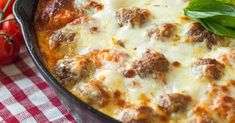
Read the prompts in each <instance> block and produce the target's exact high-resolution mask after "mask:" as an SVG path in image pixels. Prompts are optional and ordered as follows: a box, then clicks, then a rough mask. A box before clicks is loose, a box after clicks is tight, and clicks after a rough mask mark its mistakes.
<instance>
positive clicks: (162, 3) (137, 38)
mask: <svg viewBox="0 0 235 123" xmlns="http://www.w3.org/2000/svg"><path fill="white" fill-rule="evenodd" d="M100 2H101V3H103V4H104V10H102V11H98V12H95V13H92V14H90V15H89V16H90V18H91V19H90V20H89V22H88V23H85V24H81V25H72V24H70V25H67V26H66V27H64V28H62V29H61V30H64V31H68V30H73V32H76V33H77V36H76V37H75V40H76V42H77V49H76V50H77V54H85V53H87V52H89V51H91V50H92V49H114V50H117V51H120V52H125V53H128V54H129V57H128V58H127V60H126V63H125V65H123V66H121V68H120V67H117V66H116V67H115V65H114V64H113V63H110V62H106V63H105V64H106V65H105V67H103V68H100V69H99V70H97V71H96V72H95V75H94V78H95V79H100V78H102V77H103V76H105V78H106V79H105V80H104V81H103V83H104V84H105V85H106V86H107V87H108V88H109V89H110V90H111V91H115V90H120V91H121V92H122V93H124V94H125V96H124V97H123V98H124V100H125V101H127V102H130V103H131V104H134V105H141V104H142V102H143V98H141V96H143V94H144V95H145V98H148V99H150V102H149V103H148V105H149V106H151V107H152V108H155V107H156V105H157V103H158V100H159V96H161V95H163V94H166V93H173V92H182V93H187V94H189V95H190V96H191V97H192V98H193V104H196V103H198V102H199V101H200V99H201V97H203V96H204V95H205V92H206V91H207V90H208V89H209V88H210V85H209V82H208V81H207V80H206V79H202V78H197V77H195V75H194V74H193V72H192V63H193V62H194V61H195V60H196V59H197V58H208V57H209V58H215V59H219V57H220V56H221V54H224V53H226V52H227V50H228V49H229V48H226V47H223V48H221V47H219V46H218V47H215V48H213V49H212V50H211V51H210V50H208V49H207V48H206V45H205V44H204V43H197V44H189V43H186V41H185V33H186V32H187V30H188V27H189V25H190V24H191V23H192V22H191V21H189V22H184V21H182V20H181V19H180V18H181V17H182V16H183V8H184V7H185V6H186V5H187V3H186V2H185V0H100ZM76 3H77V6H78V7H79V6H80V5H81V4H82V2H81V0H76ZM123 7H139V8H144V9H148V10H150V13H151V17H150V20H149V21H148V22H147V23H146V24H144V25H143V26H142V27H141V28H138V27H135V28H133V27H131V26H130V25H126V26H123V27H119V25H118V23H117V17H116V16H115V14H116V11H117V10H118V9H120V8H123ZM163 23H174V24H176V25H177V34H178V35H179V37H180V39H179V41H174V40H173V39H170V40H167V41H159V40H156V39H150V40H149V39H148V38H147V32H148V30H150V29H151V28H152V27H153V25H161V24H163ZM91 27H98V32H97V33H95V34H92V33H91V32H90V28H91ZM114 39H117V40H121V41H123V42H124V44H125V48H122V47H117V46H116V45H115V44H114V43H113V40H114ZM226 40H228V41H235V40H234V39H226ZM230 45H231V46H234V44H232V43H231V44H230ZM148 49H150V50H153V51H158V52H160V53H162V54H164V55H165V57H166V58H167V59H168V60H169V61H170V62H171V63H173V62H175V61H177V62H180V63H181V67H179V68H174V67H173V66H171V68H170V71H169V72H168V73H167V84H164V83H162V82H161V81H160V80H154V79H143V78H140V77H138V76H136V77H134V78H124V77H123V76H122V72H121V70H125V69H127V68H128V66H130V65H131V63H132V62H133V61H134V60H136V59H138V58H139V57H141V55H142V54H143V53H144V52H145V51H146V50H148ZM234 73H235V66H233V67H231V66H226V68H225V74H224V76H223V77H222V79H221V80H219V81H218V83H219V84H221V85H224V84H226V82H227V81H229V80H235V76H234ZM133 84H137V85H138V86H133ZM102 110H103V109H102ZM107 110H111V109H110V108H108V109H107ZM107 110H103V111H104V112H106V113H107V112H110V111H107ZM112 110H113V111H115V110H116V109H112ZM180 119H184V118H180ZM189 119H190V117H189Z"/></svg>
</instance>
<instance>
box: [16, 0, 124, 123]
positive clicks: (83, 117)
mask: <svg viewBox="0 0 235 123" xmlns="http://www.w3.org/2000/svg"><path fill="white" fill-rule="evenodd" d="M37 3H38V0H16V3H15V5H14V8H13V11H14V14H15V16H16V19H17V21H18V22H19V24H20V26H21V29H22V33H23V36H24V39H25V43H26V46H27V49H28V51H29V53H30V55H31V57H32V59H33V61H34V63H35V65H36V66H37V68H38V69H39V71H40V72H41V74H42V75H43V77H44V78H45V79H46V81H47V83H48V84H49V85H50V87H52V88H53V89H54V91H55V92H56V94H57V95H58V97H59V99H60V100H61V102H62V104H63V105H64V106H65V107H66V108H67V109H68V111H69V112H70V113H71V114H72V115H73V117H74V118H75V119H76V121H78V122H79V123H119V121H117V120H115V119H113V118H111V117H109V116H107V115H105V114H103V113H101V112H99V111H97V110H96V109H94V108H93V107H91V106H89V105H88V104H86V103H84V102H83V101H81V100H80V99H78V98H77V97H75V96H74V95H72V94H71V93H70V92H69V91H68V90H67V89H65V88H64V87H63V86H62V85H61V84H59V82H58V81H57V80H56V79H55V78H54V77H53V76H52V74H51V73H50V72H49V71H48V69H47V68H46V67H45V65H44V64H43V62H42V56H41V55H40V52H39V48H38V45H37V38H36V34H35V30H34V24H33V23H34V19H33V18H34V13H35V10H36V7H37Z"/></svg>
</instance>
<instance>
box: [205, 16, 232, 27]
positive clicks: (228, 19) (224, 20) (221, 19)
mask: <svg viewBox="0 0 235 123" xmlns="http://www.w3.org/2000/svg"><path fill="white" fill-rule="evenodd" d="M207 19H209V20H211V21H214V22H216V23H218V24H221V25H223V26H227V27H231V28H235V17H233V16H227V15H219V16H214V17H209V18H207Z"/></svg>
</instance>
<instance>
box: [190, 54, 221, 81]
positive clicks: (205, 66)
mask: <svg viewBox="0 0 235 123" xmlns="http://www.w3.org/2000/svg"><path fill="white" fill-rule="evenodd" d="M224 67H225V66H224V65H223V64H222V63H220V62H218V61H217V60H215V59H211V58H207V59H198V60H197V61H196V62H194V63H193V73H194V74H195V75H196V76H198V77H207V78H211V79H214V80H219V79H220V78H221V77H222V75H223V69H224Z"/></svg>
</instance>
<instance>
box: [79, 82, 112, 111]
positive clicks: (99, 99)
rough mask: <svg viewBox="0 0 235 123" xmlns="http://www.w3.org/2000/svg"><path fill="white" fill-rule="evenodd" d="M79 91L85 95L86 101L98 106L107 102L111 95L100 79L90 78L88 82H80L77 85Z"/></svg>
mask: <svg viewBox="0 0 235 123" xmlns="http://www.w3.org/2000/svg"><path fill="white" fill-rule="evenodd" d="M79 93H80V94H81V95H82V96H83V97H85V99H86V100H87V101H88V103H90V104H93V105H98V106H101V107H103V106H105V105H106V104H108V102H109V100H110V98H111V95H110V93H109V91H108V88H107V87H106V86H104V85H103V84H102V83H101V82H100V81H96V80H91V81H89V82H88V83H82V84H81V85H80V87H79Z"/></svg>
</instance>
